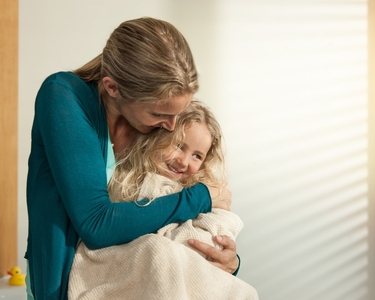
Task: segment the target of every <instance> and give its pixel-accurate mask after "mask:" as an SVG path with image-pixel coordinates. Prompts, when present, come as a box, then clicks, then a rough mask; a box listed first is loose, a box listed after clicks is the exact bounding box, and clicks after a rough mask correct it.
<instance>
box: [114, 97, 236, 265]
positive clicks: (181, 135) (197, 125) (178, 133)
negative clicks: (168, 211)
mask: <svg viewBox="0 0 375 300" xmlns="http://www.w3.org/2000/svg"><path fill="white" fill-rule="evenodd" d="M123 155H124V158H123V159H122V160H120V162H119V164H118V166H117V167H116V171H115V174H114V176H113V177H112V180H111V182H110V184H109V193H110V197H111V200H112V201H116V202H117V201H133V199H137V200H136V201H135V203H136V204H137V205H140V206H145V205H148V204H150V203H151V201H152V200H153V199H155V198H158V197H161V196H165V195H168V194H172V193H177V192H180V191H181V190H182V189H183V188H184V187H189V186H192V185H195V184H197V183H198V182H202V183H204V184H206V185H208V186H211V187H216V188H218V189H219V190H220V189H221V188H222V187H224V186H225V185H226V184H227V178H226V169H225V162H224V153H223V139H222V132H221V128H220V125H219V123H218V122H217V120H216V119H215V117H214V115H213V114H212V113H211V112H210V111H209V109H208V108H207V107H205V106H204V105H203V104H202V103H201V102H199V101H197V100H193V101H192V102H191V104H190V105H189V106H188V108H187V109H186V110H185V111H184V112H183V113H181V115H180V116H179V119H178V121H177V124H176V129H175V131H174V132H169V131H166V130H163V129H162V128H161V129H160V130H158V131H156V132H154V133H152V135H151V136H150V135H149V136H148V137H147V138H146V137H145V136H144V135H139V136H138V138H137V140H136V142H135V146H134V147H133V148H132V149H130V150H129V151H128V152H125V153H124V154H123ZM141 199H147V200H146V201H141V202H140V200H141ZM210 223H213V224H212V225H213V226H208V227H207V228H206V226H207V225H208V224H210ZM215 223H220V226H215ZM225 224H226V225H227V226H225ZM202 227H203V230H200V229H201V228H202ZM242 227H243V223H242V221H241V220H240V219H239V217H238V216H237V215H235V214H233V213H231V212H229V211H226V210H222V209H213V211H212V212H211V213H208V214H206V215H203V214H200V215H199V216H198V218H196V219H194V220H188V221H186V222H184V223H182V224H180V223H172V224H170V225H168V226H165V227H163V228H162V229H160V230H159V231H158V233H159V234H163V235H164V236H167V237H169V238H172V239H173V240H176V241H179V242H181V243H183V244H185V245H188V239H189V238H192V239H193V238H194V239H199V240H200V241H204V242H205V243H207V244H210V245H213V246H215V247H217V248H218V249H222V247H221V246H219V245H218V244H217V243H215V241H214V239H213V237H214V236H216V235H227V236H229V237H230V238H231V239H233V240H235V237H236V236H237V234H238V233H239V231H240V230H241V229H242ZM192 229H195V230H192ZM205 257H206V258H207V259H210V258H209V257H207V256H205Z"/></svg>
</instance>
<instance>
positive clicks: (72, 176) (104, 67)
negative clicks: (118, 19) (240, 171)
mask: <svg viewBox="0 0 375 300" xmlns="http://www.w3.org/2000/svg"><path fill="white" fill-rule="evenodd" d="M197 89H198V81H197V72H196V69H195V66H194V61H193V57H192V55H191V52H190V49H189V46H188V44H187V42H186V40H185V39H184V37H183V36H182V35H181V33H180V32H179V31H178V30H177V29H176V28H174V27H173V26H172V25H171V24H169V23H167V22H164V21H160V20H155V19H152V18H141V19H135V20H130V21H127V22H124V23H122V24H121V25H120V26H119V27H118V28H117V29H116V30H114V32H113V33H112V35H111V36H110V38H109V39H108V41H107V44H106V46H105V48H104V49H103V52H102V54H100V55H99V56H97V57H96V58H95V59H93V60H92V61H90V62H89V63H87V64H86V65H84V66H83V67H81V68H80V69H78V70H76V71H75V72H74V73H72V72H60V73H56V74H53V75H51V76H49V77H48V78H47V79H46V80H45V81H44V83H43V84H42V86H41V88H40V90H39V92H38V95H37V98H36V102H35V117H34V122H33V128H32V145H31V153H30V157H29V172H28V178H27V206H28V216H29V236H28V245H27V251H26V254H25V258H26V259H27V260H28V269H29V276H28V281H29V282H30V284H29V285H28V287H29V288H31V291H30V292H29V293H30V297H32V296H34V297H35V298H36V299H67V284H68V277H69V272H70V268H71V265H72V261H73V256H74V252H75V248H76V245H77V243H78V240H79V238H80V239H82V241H83V242H84V243H85V245H86V246H87V247H89V248H90V249H98V248H102V247H107V246H112V245H117V244H123V243H127V242H130V241H132V240H134V239H136V238H138V237H140V236H142V235H145V234H147V233H152V232H156V231H157V230H158V229H159V228H161V227H163V226H164V225H167V224H169V223H172V222H183V221H186V220H188V219H192V218H195V217H196V216H197V215H198V214H199V213H205V212H209V211H210V210H211V206H212V207H219V208H220V207H221V208H225V207H228V206H229V205H230V199H228V197H223V195H226V193H222V194H220V195H219V196H217V197H215V196H216V195H217V194H218V192H217V189H215V188H210V189H208V188H207V187H206V186H205V185H203V184H197V185H195V186H193V187H191V188H188V189H184V190H182V191H181V192H180V193H178V194H174V195H170V196H167V197H163V198H161V199H157V200H155V201H153V203H152V204H151V205H149V206H148V207H147V208H142V210H140V208H139V207H138V206H137V205H135V204H134V203H129V202H123V203H112V202H111V201H110V199H109V197H108V191H107V180H106V177H107V174H106V170H109V172H110V170H111V166H112V165H113V163H114V160H115V159H114V158H115V156H116V154H117V153H119V152H120V151H121V150H123V149H124V148H126V147H129V146H130V145H131V143H132V139H133V135H134V133H136V132H141V133H144V134H147V133H149V132H151V131H152V130H154V129H155V128H159V127H164V128H165V129H167V130H173V129H174V126H175V122H176V117H177V115H178V114H179V113H180V112H182V111H183V110H184V109H185V108H186V107H187V106H188V104H189V102H190V101H191V99H192V97H193V94H194V93H195V92H196V91H197ZM112 146H113V147H112ZM210 194H211V195H215V196H214V197H211V196H210ZM197 199H199V200H200V201H197ZM211 199H212V204H211ZM219 243H220V244H221V245H223V247H224V249H223V250H222V251H219V250H217V249H215V248H213V247H212V246H210V245H207V244H204V243H201V242H199V241H194V244H193V247H195V248H196V249H197V250H199V251H201V252H203V253H206V254H207V255H208V256H210V257H211V258H212V259H213V263H214V264H216V265H217V266H219V267H220V268H222V269H224V270H226V271H228V272H231V273H232V272H234V271H235V270H236V268H237V267H238V259H237V256H236V247H235V243H234V242H232V241H231V240H230V239H229V238H227V237H224V238H223V239H221V240H219Z"/></svg>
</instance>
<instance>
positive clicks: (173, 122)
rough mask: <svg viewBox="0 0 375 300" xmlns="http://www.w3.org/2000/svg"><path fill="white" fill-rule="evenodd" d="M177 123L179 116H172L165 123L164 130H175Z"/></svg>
mask: <svg viewBox="0 0 375 300" xmlns="http://www.w3.org/2000/svg"><path fill="white" fill-rule="evenodd" d="M176 121H177V116H170V117H169V118H168V119H167V120H165V121H164V122H163V125H162V126H163V128H164V129H166V130H168V131H173V130H174V128H175V127H176Z"/></svg>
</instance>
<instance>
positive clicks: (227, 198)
mask: <svg viewBox="0 0 375 300" xmlns="http://www.w3.org/2000/svg"><path fill="white" fill-rule="evenodd" d="M207 187H208V190H209V191H210V195H211V200H212V208H221V209H225V210H229V211H230V205H231V204H232V192H231V191H230V190H229V187H228V184H226V185H225V186H224V187H223V188H221V191H220V189H219V188H216V187H212V186H207Z"/></svg>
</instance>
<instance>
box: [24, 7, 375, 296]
mask: <svg viewBox="0 0 375 300" xmlns="http://www.w3.org/2000/svg"><path fill="white" fill-rule="evenodd" d="M366 4H367V1H352V2H350V1H346V2H345V1H340V0H336V1H333V0H332V1H318V0H316V1H314V0H310V1H270V0H267V1H266V0H253V1H245V0H242V1H220V0H205V1H199V0H190V1H175V0H155V1H148V0H138V1H124V0H122V1H120V0H107V1H97V0H95V1H94V0H81V1H75V0H66V1H57V0H55V1H53V0H49V1H46V0H44V1H43V0H34V1H27V0H20V53H19V56H20V73H19V83H20V85H19V97H20V99H19V150H20V152H19V262H20V265H21V266H22V267H23V268H24V267H25V266H24V262H23V259H22V257H23V254H24V251H25V247H26V237H27V214H26V205H25V189H26V183H25V182H26V174H27V158H28V153H29V150H30V128H31V123H32V118H33V105H34V98H35V95H36V92H37V90H38V88H39V86H40V84H41V82H42V81H43V79H44V78H45V77H46V76H48V75H49V74H50V73H53V72H56V71H59V70H71V69H74V68H77V67H79V66H81V65H82V64H84V63H85V62H87V61H88V60H90V59H91V58H93V57H94V56H96V55H97V54H98V53H100V52H101V49H102V47H103V46H104V43H105V41H106V39H107V38H108V36H109V34H110V33H111V31H112V30H113V29H114V28H115V27H117V25H118V24H119V23H121V22H122V21H124V20H127V19H132V18H137V17H141V16H152V17H156V18H161V19H164V20H167V21H169V22H171V23H172V24H174V25H175V26H176V27H177V28H178V29H179V30H180V31H181V32H182V33H183V34H184V35H185V37H186V38H187V40H188V41H189V43H190V46H191V48H192V51H193V53H194V55H195V59H196V63H197V67H198V71H199V73H200V82H201V90H200V92H199V93H198V94H197V98H199V99H201V100H203V101H205V102H206V103H207V104H208V105H209V106H210V107H211V108H212V110H213V111H214V112H215V114H216V115H217V117H218V119H219V121H220V122H221V124H222V127H223V130H224V132H225V136H226V144H227V155H228V166H229V173H230V185H231V187H232V190H233V201H234V204H233V207H232V208H233V211H234V212H236V213H238V214H239V215H240V216H241V217H242V219H243V220H244V223H245V228H244V230H243V231H242V232H241V234H240V236H239V238H238V241H237V247H238V253H239V254H240V256H241V259H242V267H241V271H240V273H239V277H240V278H242V279H244V280H245V281H247V282H249V283H250V284H252V285H253V286H254V287H255V288H257V289H258V291H259V293H260V296H261V299H267V300H273V299H275V300H276V299H277V300H283V299H293V300H305V299H306V300H307V299H323V300H335V299H341V300H342V299H350V300H355V299H367V300H369V299H372V298H373V297H374V295H372V297H370V295H368V286H369V279H368V277H369V264H368V262H369V259H370V258H371V259H373V256H374V253H372V254H371V255H372V256H371V257H370V252H369V232H368V228H367V226H368V211H367V207H368V197H367V191H368V186H367V178H368V174H367V165H368V161H367V154H368V145H367V113H368V112H367V101H368V100H367V52H366V51H367V39H366V38H367V36H366V35H367V27H366V26H367V25H366V14H367V8H366Z"/></svg>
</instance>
